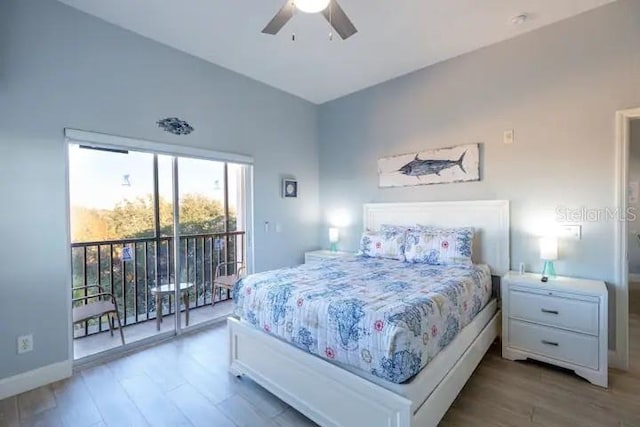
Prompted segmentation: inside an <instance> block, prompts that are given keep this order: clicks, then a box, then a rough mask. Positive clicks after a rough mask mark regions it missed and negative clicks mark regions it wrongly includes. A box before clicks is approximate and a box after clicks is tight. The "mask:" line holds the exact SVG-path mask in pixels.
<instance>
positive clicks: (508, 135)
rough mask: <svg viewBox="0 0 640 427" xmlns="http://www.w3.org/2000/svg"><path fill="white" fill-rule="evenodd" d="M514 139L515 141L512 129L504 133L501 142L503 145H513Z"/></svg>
mask: <svg viewBox="0 0 640 427" xmlns="http://www.w3.org/2000/svg"><path fill="white" fill-rule="evenodd" d="M514 139H515V133H514V131H513V129H509V130H505V131H504V137H503V141H504V143H505V144H513V141H514Z"/></svg>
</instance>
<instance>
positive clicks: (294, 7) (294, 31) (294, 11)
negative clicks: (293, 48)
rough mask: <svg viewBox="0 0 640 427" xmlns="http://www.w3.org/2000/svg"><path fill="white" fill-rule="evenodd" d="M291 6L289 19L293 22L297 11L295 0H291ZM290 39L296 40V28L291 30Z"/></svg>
mask: <svg viewBox="0 0 640 427" xmlns="http://www.w3.org/2000/svg"><path fill="white" fill-rule="evenodd" d="M291 8H292V10H293V12H292V16H291V20H292V21H294V22H295V17H296V12H297V9H296V0H291ZM292 26H295V24H294V25H292ZM291 41H292V42H295V41H296V30H295V29H294V30H293V31H291Z"/></svg>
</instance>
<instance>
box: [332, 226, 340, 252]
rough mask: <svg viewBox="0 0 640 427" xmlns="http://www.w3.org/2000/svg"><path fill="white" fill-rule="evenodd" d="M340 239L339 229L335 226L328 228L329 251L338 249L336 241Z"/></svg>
mask: <svg viewBox="0 0 640 427" xmlns="http://www.w3.org/2000/svg"><path fill="white" fill-rule="evenodd" d="M339 240H340V231H339V230H338V228H336V227H330V228H329V243H331V248H330V250H331V252H337V251H338V241H339Z"/></svg>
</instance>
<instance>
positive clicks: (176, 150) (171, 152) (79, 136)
mask: <svg viewBox="0 0 640 427" xmlns="http://www.w3.org/2000/svg"><path fill="white" fill-rule="evenodd" d="M64 136H65V138H64V143H65V151H66V152H67V156H66V159H65V162H66V165H65V168H66V170H65V175H66V177H65V178H66V199H67V200H66V202H67V242H66V245H67V251H68V259H71V256H72V254H71V209H70V206H71V195H70V190H69V188H70V187H69V185H70V179H69V174H70V172H69V169H70V165H69V156H68V150H69V144H74V143H77V144H82V145H85V146H90V147H91V146H94V147H96V148H109V149H114V150H131V151H139V152H145V153H151V154H155V155H156V156H154V162H157V155H167V156H171V157H172V176H173V183H172V195H173V205H174V211H175V210H177V211H178V212H174V217H173V218H174V227H173V237H174V242H179V237H180V227H179V224H180V217H179V191H178V190H179V187H178V185H179V184H178V179H177V178H178V160H179V158H180V157H187V158H193V159H201V160H211V161H217V162H224V163H225V164H226V163H235V164H240V165H243V166H245V167H246V169H245V173H244V174H243V180H242V190H243V192H244V195H245V197H244V205H245V206H243V208H244V212H245V221H244V229H245V238H246V245H245V248H244V250H245V254H244V256H246V260H245V262H246V265H247V271H248V272H249V273H251V272H253V271H254V239H253V231H254V217H253V157H251V156H246V155H242V154H235V153H225V152H220V151H214V150H208V149H203V148H197V147H191V146H187V145H177V144H168V143H163V142H157V141H150V140H146V139H139V138H129V137H123V136H115V135H109V134H104V133H98V132H90V131H84V130H78V129H70V128H65V129H64ZM226 167H227V166H226V165H225V170H226ZM154 169H155V170H156V171H157V168H156V167H154ZM156 173H157V172H154V174H156ZM157 179H158V177H157V176H154V181H157ZM226 180H227V176H226V174H225V181H226ZM226 185H227V183H226V182H225V186H226ZM154 191H156V193H157V182H154ZM156 197H157V194H156ZM225 197H226V198H228V195H227V196H225ZM156 203H157V201H156ZM225 210H228V206H227V207H226V208H225ZM225 218H226V221H225V222H226V224H225V230H227V229H228V215H227V216H226V217H225ZM156 220H157V218H156ZM157 227H159V224H158V223H157V222H156V228H157ZM156 231H157V230H156ZM174 246H175V248H174V253H173V256H174V264H175V280H174V282H175V294H174V303H175V304H176V305H177V307H178V309H176V310H174V311H175V317H174V319H175V330H174V331H171V332H169V331H167V332H166V333H160V334H158V335H156V336H154V337H151V338H148V339H145V340H142V341H140V342H136V343H132V345H129V344H128V345H127V346H125V348H124V350H123V349H122V348H116V349H113V350H114V351H113V352H112V351H107V352H103V353H101V354H105V355H112V354H114V353H118V352H124V351H129V350H130V349H131V348H135V347H137V346H146V345H149V343H150V342H156V341H162V340H166V339H168V338H171V337H172V336H176V335H179V334H180V333H181V331H182V329H184V328H183V327H182V325H181V321H180V318H181V314H180V313H181V311H180V309H179V307H180V306H179V304H180V300H181V298H180V285H179V283H180V273H179V272H180V264H181V261H180V256H179V253H178V252H179V251H178V246H179V245H178V244H175V245H174ZM156 270H157V269H156ZM156 272H157V271H156ZM72 280H73V277H72V271H71V266H70V265H69V267H68V268H67V282H68V283H71V282H72ZM67 312H68V316H69V321H68V325H69V329H68V335H67V336H68V338H69V346H68V348H69V350H68V351H69V358H70V359H71V360H74V356H73V354H74V350H73V322H72V302H71V296H69V298H67ZM189 329H191V328H189Z"/></svg>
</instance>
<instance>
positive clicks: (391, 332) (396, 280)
mask: <svg viewBox="0 0 640 427" xmlns="http://www.w3.org/2000/svg"><path fill="white" fill-rule="evenodd" d="M490 298H491V274H490V272H489V268H488V267H487V266H485V265H472V266H465V267H453V266H449V267H447V266H433V265H427V264H410V263H405V262H402V261H396V260H386V259H378V258H365V257H357V256H354V257H350V258H345V259H339V260H328V261H322V262H317V263H312V264H305V265H302V266H299V267H295V268H289V269H282V270H275V271H269V272H265V273H259V274H255V275H252V276H248V277H246V278H244V279H242V280H241V281H239V282H238V283H237V284H236V285H235V287H234V289H233V299H234V300H235V304H236V308H235V310H236V315H238V316H240V317H241V318H242V319H244V320H246V321H248V322H250V323H251V324H253V325H254V326H255V327H258V328H261V329H263V330H264V331H266V332H267V333H270V334H273V335H275V336H277V337H279V338H281V339H283V340H285V341H288V342H290V343H292V344H294V345H296V346H297V347H299V348H301V349H303V350H305V351H308V352H310V353H312V354H315V355H317V356H320V357H322V358H325V359H328V360H331V361H337V362H342V363H345V364H348V365H351V366H355V367H357V368H360V369H363V370H365V371H368V372H371V373H372V374H373V375H376V376H378V377H381V378H384V379H386V380H388V381H392V382H394V383H402V382H405V381H407V380H409V379H410V378H411V377H413V376H414V375H415V374H417V373H418V372H419V371H420V370H421V369H422V368H423V367H424V366H425V365H427V363H429V361H430V360H431V359H433V358H434V357H435V356H436V355H437V354H438V352H440V350H442V349H443V348H444V347H446V346H447V345H448V344H449V343H450V342H451V341H452V340H453V339H454V338H455V337H456V335H457V334H458V332H459V331H460V330H461V329H462V328H464V327H465V326H466V325H467V324H469V323H470V322H471V320H473V318H474V317H475V316H476V314H478V312H480V310H482V308H484V306H485V305H486V304H487V303H488V301H489V300H490Z"/></svg>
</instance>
